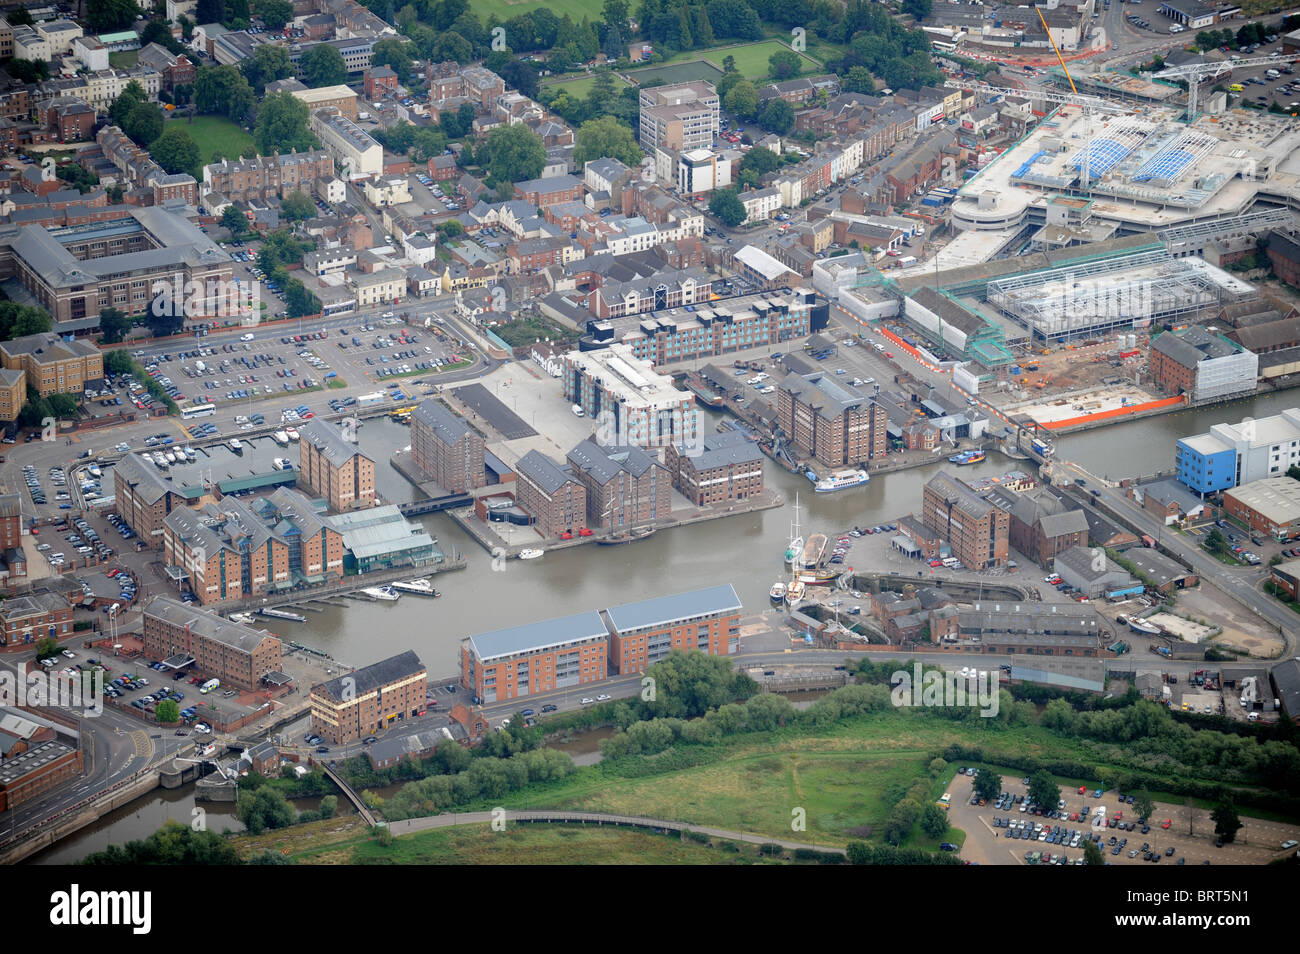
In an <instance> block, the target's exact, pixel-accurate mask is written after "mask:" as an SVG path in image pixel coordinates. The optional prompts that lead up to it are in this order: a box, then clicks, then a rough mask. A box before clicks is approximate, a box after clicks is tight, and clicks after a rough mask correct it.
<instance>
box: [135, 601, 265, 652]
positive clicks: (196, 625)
mask: <svg viewBox="0 0 1300 954" xmlns="http://www.w3.org/2000/svg"><path fill="white" fill-rule="evenodd" d="M144 615H145V616H152V617H154V618H156V619H161V620H165V621H166V622H168V623H171V624H172V625H174V626H184V627H186V628H187V629H189V630H190V631H191V632H193V633H198V634H199V635H201V636H205V637H207V638H208V639H215V640H216V641H217V642H221V643H225V644H226V645H227V646H233V647H234V648H236V649H238V650H240V651H241V652H246V653H247V652H252V651H253V650H254V649H256V648H257V647H258V646H260V645H261V644H262V642H263V641H264V640H267V639H276V637H275V636H272V635H271V634H270V633H268V632H267V631H266V630H264V629H254V628H253V627H251V626H244V625H242V624H240V623H232V622H231V621H230V620H228V619H222V618H221V617H220V616H218V615H217V614H216V613H213V612H211V611H209V610H202V609H194V608H193V607H190V606H186V605H185V604H184V603H181V602H179V601H177V600H174V599H172V598H171V597H169V596H155V597H154V598H153V599H151V600H150V601H149V603H148V605H147V606H145V608H144Z"/></svg>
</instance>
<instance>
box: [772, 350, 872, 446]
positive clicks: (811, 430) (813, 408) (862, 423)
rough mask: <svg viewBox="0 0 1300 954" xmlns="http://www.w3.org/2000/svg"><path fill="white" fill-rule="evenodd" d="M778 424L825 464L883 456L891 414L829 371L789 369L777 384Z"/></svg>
mask: <svg viewBox="0 0 1300 954" xmlns="http://www.w3.org/2000/svg"><path fill="white" fill-rule="evenodd" d="M776 412H777V424H778V426H779V427H780V429H781V430H782V431H784V432H785V434H786V436H787V437H789V438H790V439H791V440H792V441H793V442H794V445H795V448H796V449H797V450H798V451H799V452H800V453H801V454H805V455H807V456H809V457H812V458H814V459H816V460H817V461H818V462H819V463H821V464H824V465H825V466H827V467H843V466H845V465H852V464H861V463H864V462H866V461H868V460H877V459H883V458H884V456H885V452H886V447H887V444H886V430H885V428H886V425H887V424H888V416H887V415H886V414H885V411H884V409H883V408H881V407H880V406H879V405H877V404H876V402H875V401H873V400H871V399H870V398H868V397H867V396H866V395H865V394H863V393H862V392H861V391H859V390H858V389H857V388H854V387H853V386H852V385H847V384H841V383H840V382H838V381H836V380H834V378H833V377H832V376H831V375H828V374H823V373H821V372H816V373H814V374H805V375H798V374H789V375H786V377H785V379H784V380H783V381H781V382H780V384H779V385H778V387H777V407H776Z"/></svg>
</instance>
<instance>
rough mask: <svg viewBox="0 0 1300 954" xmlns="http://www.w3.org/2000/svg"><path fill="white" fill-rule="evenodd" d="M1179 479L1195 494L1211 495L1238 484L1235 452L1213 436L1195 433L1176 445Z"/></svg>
mask: <svg viewBox="0 0 1300 954" xmlns="http://www.w3.org/2000/svg"><path fill="white" fill-rule="evenodd" d="M1175 463H1176V465H1177V469H1178V479H1179V480H1180V481H1181V482H1182V483H1184V484H1186V485H1187V486H1188V487H1189V488H1190V489H1191V490H1193V491H1194V492H1196V493H1198V494H1202V495H1204V494H1211V493H1215V492H1217V491H1220V490H1227V489H1228V488H1229V487H1235V486H1236V485H1237V449H1236V448H1235V447H1233V446H1232V445H1231V444H1226V443H1224V442H1223V441H1221V440H1219V439H1218V438H1217V437H1215V436H1214V435H1212V434H1197V435H1196V436H1194V437H1185V438H1183V439H1182V440H1180V441H1179V442H1178V450H1177V452H1176V453H1175Z"/></svg>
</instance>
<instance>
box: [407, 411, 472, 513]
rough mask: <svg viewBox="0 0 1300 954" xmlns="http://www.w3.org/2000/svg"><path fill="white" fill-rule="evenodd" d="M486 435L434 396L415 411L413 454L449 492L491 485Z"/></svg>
mask: <svg viewBox="0 0 1300 954" xmlns="http://www.w3.org/2000/svg"><path fill="white" fill-rule="evenodd" d="M484 449H485V444H484V441H483V435H481V434H479V433H478V432H477V431H475V430H474V429H473V428H471V427H470V426H469V425H468V424H467V423H466V422H465V419H464V418H462V417H461V416H460V415H458V414H455V413H453V412H452V411H450V410H448V409H447V408H446V407H444V406H443V405H442V404H440V403H439V402H438V401H436V400H434V399H432V398H430V399H429V400H426V401H421V402H420V404H419V406H418V407H416V409H415V412H414V413H413V414H412V415H411V457H412V459H413V460H414V462H415V466H416V469H417V470H419V472H420V473H421V474H423V475H425V476H427V477H429V478H430V479H431V480H433V481H435V482H436V483H437V484H438V486H439V487H441V488H442V489H443V490H445V491H447V492H448V493H452V494H460V493H465V492H466V491H468V490H476V489H478V488H479V487H484V486H486V485H487V469H486V466H485V464H484V460H483V455H484Z"/></svg>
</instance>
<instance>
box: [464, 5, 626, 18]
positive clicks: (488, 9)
mask: <svg viewBox="0 0 1300 954" xmlns="http://www.w3.org/2000/svg"><path fill="white" fill-rule="evenodd" d="M601 6H602V0H470V4H469V8H470V9H471V10H472V11H474V12H475V13H477V14H478V17H479V19H480V20H482V21H483V22H484V23H486V22H487V18H488V17H490V16H491V15H492V14H494V13H495V14H496V15H497V18H498V19H500V20H509V19H510V18H511V17H517V16H519V14H521V13H531V12H532V11H533V10H537V9H539V8H541V7H546V9H548V10H550V11H551V12H552V13H554V14H555V15H556V16H557V17H562V16H564V15H565V14H566V13H567V14H568V15H569V16H570V17H571V18H572V19H573V22H574V23H581V22H582V18H583V17H590V18H591V21H592V22H593V23H594V22H596V21H597V20H599V19H600V10H601Z"/></svg>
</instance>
